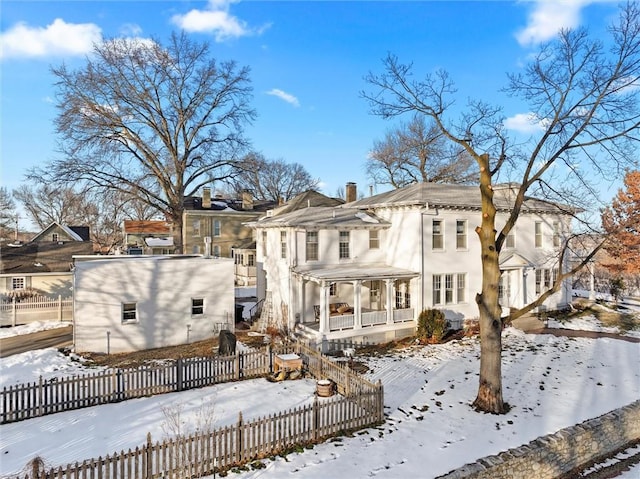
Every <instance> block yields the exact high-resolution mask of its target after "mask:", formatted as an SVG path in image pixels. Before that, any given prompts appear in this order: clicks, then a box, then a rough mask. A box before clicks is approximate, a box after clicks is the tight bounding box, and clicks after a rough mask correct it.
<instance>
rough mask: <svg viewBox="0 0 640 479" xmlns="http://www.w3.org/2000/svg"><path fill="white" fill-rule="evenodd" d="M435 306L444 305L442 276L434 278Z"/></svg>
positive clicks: (438, 275)
mask: <svg viewBox="0 0 640 479" xmlns="http://www.w3.org/2000/svg"><path fill="white" fill-rule="evenodd" d="M433 304H442V275H440V274H436V275H434V276H433Z"/></svg>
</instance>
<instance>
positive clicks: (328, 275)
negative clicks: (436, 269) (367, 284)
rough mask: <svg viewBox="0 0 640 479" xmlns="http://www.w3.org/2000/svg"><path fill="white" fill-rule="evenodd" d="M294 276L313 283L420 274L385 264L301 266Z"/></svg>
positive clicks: (406, 276) (295, 270)
mask: <svg viewBox="0 0 640 479" xmlns="http://www.w3.org/2000/svg"><path fill="white" fill-rule="evenodd" d="M293 272H294V274H298V275H300V276H302V277H303V278H304V279H308V280H312V281H353V280H356V279H363V280H367V279H394V278H415V277H417V276H419V273H417V272H415V271H411V270H409V269H403V268H396V267H395V266H389V265H388V264H383V263H373V264H360V263H358V264H350V265H332V266H321V267H316V268H313V267H309V266H299V267H296V268H294V269H293Z"/></svg>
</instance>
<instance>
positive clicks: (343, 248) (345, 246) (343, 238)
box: [339, 231, 349, 259]
mask: <svg viewBox="0 0 640 479" xmlns="http://www.w3.org/2000/svg"><path fill="white" fill-rule="evenodd" d="M339 257H340V259H347V258H349V232H348V231H340V246H339Z"/></svg>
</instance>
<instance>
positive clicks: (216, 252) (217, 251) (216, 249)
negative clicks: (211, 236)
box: [213, 245, 220, 258]
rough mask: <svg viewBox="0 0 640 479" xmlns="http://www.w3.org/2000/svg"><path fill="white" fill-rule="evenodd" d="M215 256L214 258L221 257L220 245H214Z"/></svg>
mask: <svg viewBox="0 0 640 479" xmlns="http://www.w3.org/2000/svg"><path fill="white" fill-rule="evenodd" d="M213 256H214V258H219V257H220V246H219V245H214V246H213Z"/></svg>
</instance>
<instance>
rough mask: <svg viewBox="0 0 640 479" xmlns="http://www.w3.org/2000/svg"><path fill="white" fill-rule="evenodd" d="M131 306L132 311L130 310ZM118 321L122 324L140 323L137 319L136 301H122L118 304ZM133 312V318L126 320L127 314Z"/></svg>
mask: <svg viewBox="0 0 640 479" xmlns="http://www.w3.org/2000/svg"><path fill="white" fill-rule="evenodd" d="M131 305H133V311H132V308H131ZM120 311H121V313H120V319H121V322H122V324H137V323H139V322H140V319H139V317H138V303H137V302H136V301H126V302H125V301H123V302H122V303H120ZM132 312H133V317H130V318H127V317H126V316H127V314H129V315H131V313H132Z"/></svg>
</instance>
